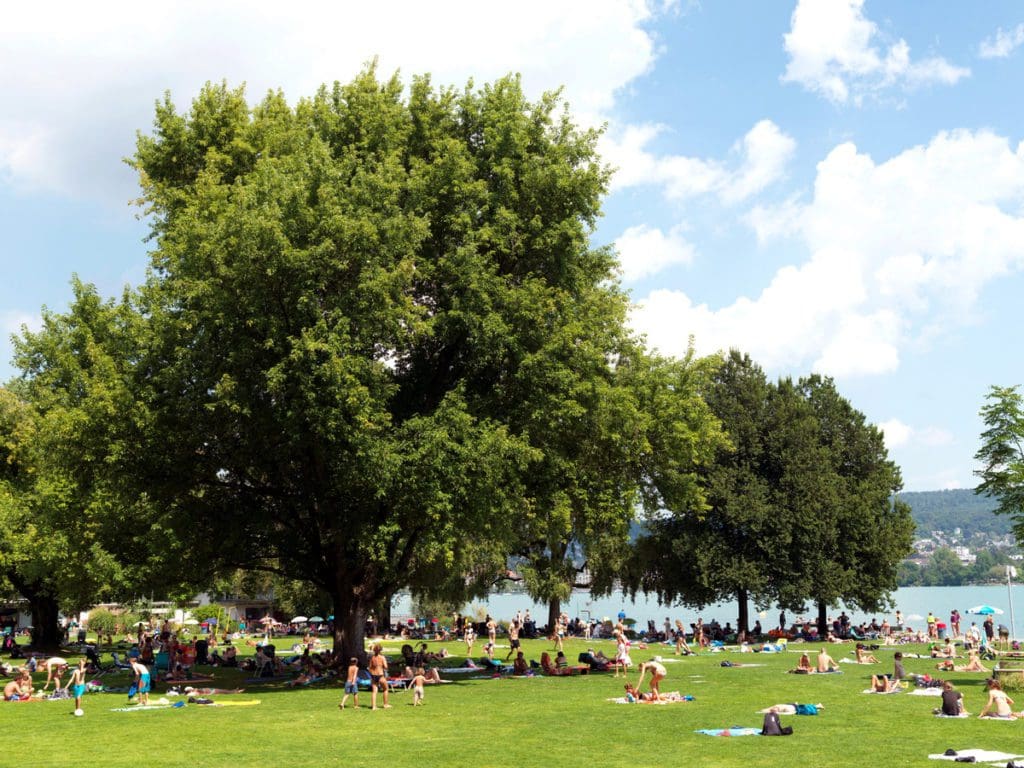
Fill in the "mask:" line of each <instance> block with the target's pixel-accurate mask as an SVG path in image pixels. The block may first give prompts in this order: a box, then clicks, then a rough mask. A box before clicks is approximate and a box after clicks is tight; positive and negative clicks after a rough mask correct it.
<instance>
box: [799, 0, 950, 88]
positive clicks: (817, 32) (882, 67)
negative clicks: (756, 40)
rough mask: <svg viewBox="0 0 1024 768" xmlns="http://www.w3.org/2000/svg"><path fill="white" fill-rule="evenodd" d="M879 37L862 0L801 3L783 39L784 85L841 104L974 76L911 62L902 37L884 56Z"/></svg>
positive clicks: (941, 62) (936, 62)
mask: <svg viewBox="0 0 1024 768" xmlns="http://www.w3.org/2000/svg"><path fill="white" fill-rule="evenodd" d="M878 37H879V32H878V25H876V24H875V23H874V22H873V21H871V20H870V19H868V18H867V17H865V16H864V0H798V2H797V5H796V8H795V9H794V10H793V16H792V18H791V20H790V30H789V32H787V33H786V34H785V35H784V36H783V40H784V43H783V45H784V48H785V50H786V53H787V54H789V62H788V64H787V65H786V71H785V72H784V73H783V75H782V81H783V82H792V83H799V84H800V85H802V86H804V88H806V89H808V90H810V91H814V92H816V93H819V94H821V95H822V96H824V97H825V98H827V99H829V100H830V101H833V102H836V103H840V104H841V103H845V102H847V101H848V100H849V99H850V97H851V95H852V96H853V100H854V102H855V103H859V102H860V101H861V100H862V99H863V97H864V96H865V95H866V94H869V93H873V92H877V91H879V90H881V89H884V88H889V87H893V86H903V87H917V86H921V85H927V84H931V83H940V84H945V85H952V84H954V83H956V82H957V81H958V80H960V79H961V78H963V77H967V76H968V75H969V74H970V70H969V69H966V68H964V67H958V66H955V65H953V64H950V63H949V62H948V61H946V60H945V59H943V58H940V57H930V58H926V59H922V60H918V61H911V59H910V46H909V45H907V42H906V41H905V40H903V39H902V38H901V39H899V40H897V41H896V42H895V43H893V44H892V45H891V46H889V48H888V50H884V51H883V50H882V48H880V47H879V46H878V45H877V44H876V41H877V39H878Z"/></svg>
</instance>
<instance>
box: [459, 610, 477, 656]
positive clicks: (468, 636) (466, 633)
mask: <svg viewBox="0 0 1024 768" xmlns="http://www.w3.org/2000/svg"><path fill="white" fill-rule="evenodd" d="M462 639H463V641H464V642H465V643H466V658H469V657H470V656H472V655H473V643H475V642H476V632H475V631H473V622H472V621H470V620H469V619H468V618H467V619H466V621H465V624H464V625H463V634H462Z"/></svg>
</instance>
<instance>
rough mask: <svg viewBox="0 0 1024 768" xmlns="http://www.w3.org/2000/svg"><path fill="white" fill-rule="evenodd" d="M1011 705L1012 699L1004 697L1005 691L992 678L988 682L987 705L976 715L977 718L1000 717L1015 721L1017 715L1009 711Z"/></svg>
mask: <svg viewBox="0 0 1024 768" xmlns="http://www.w3.org/2000/svg"><path fill="white" fill-rule="evenodd" d="M1012 704H1013V699H1011V698H1010V697H1009V696H1007V695H1006V691H1004V690H1003V687H1002V686H1001V685H1000V684H999V681H998V680H996V679H994V678H993V679H992V680H989V681H988V703H986V704H985V706H984V708H983V709H982V710H981V712H980V713H978V717H1001V718H1005V719H1007V720H1015V719H1016V718H1017V715H1015V714H1014V713H1013V710H1012V709H1011V705H1012Z"/></svg>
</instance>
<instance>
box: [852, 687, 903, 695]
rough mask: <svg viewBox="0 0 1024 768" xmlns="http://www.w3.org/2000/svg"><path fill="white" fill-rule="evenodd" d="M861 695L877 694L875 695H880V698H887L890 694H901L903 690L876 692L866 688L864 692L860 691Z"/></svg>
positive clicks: (894, 689)
mask: <svg viewBox="0 0 1024 768" xmlns="http://www.w3.org/2000/svg"><path fill="white" fill-rule="evenodd" d="M861 693H877V694H880V695H882V696H888V695H889V694H890V693H903V689H902V688H893V689H892V690H891V691H876V690H875V689H874V688H868V689H867V690H865V691H861Z"/></svg>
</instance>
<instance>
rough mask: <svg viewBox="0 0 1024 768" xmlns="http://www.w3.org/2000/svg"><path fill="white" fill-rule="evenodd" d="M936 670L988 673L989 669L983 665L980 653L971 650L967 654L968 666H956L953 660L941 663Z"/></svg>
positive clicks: (936, 666)
mask: <svg viewBox="0 0 1024 768" xmlns="http://www.w3.org/2000/svg"><path fill="white" fill-rule="evenodd" d="M935 668H936V669H941V670H944V671H946V672H988V671H989V668H988V667H986V666H985V665H984V664H982V663H981V657H979V656H978V651H977V650H976V649H974V648H971V650H970V651H968V652H967V663H966V664H954V663H953V660H952V659H947V660H946V661H940V662H939V663H938V664H936V665H935Z"/></svg>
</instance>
